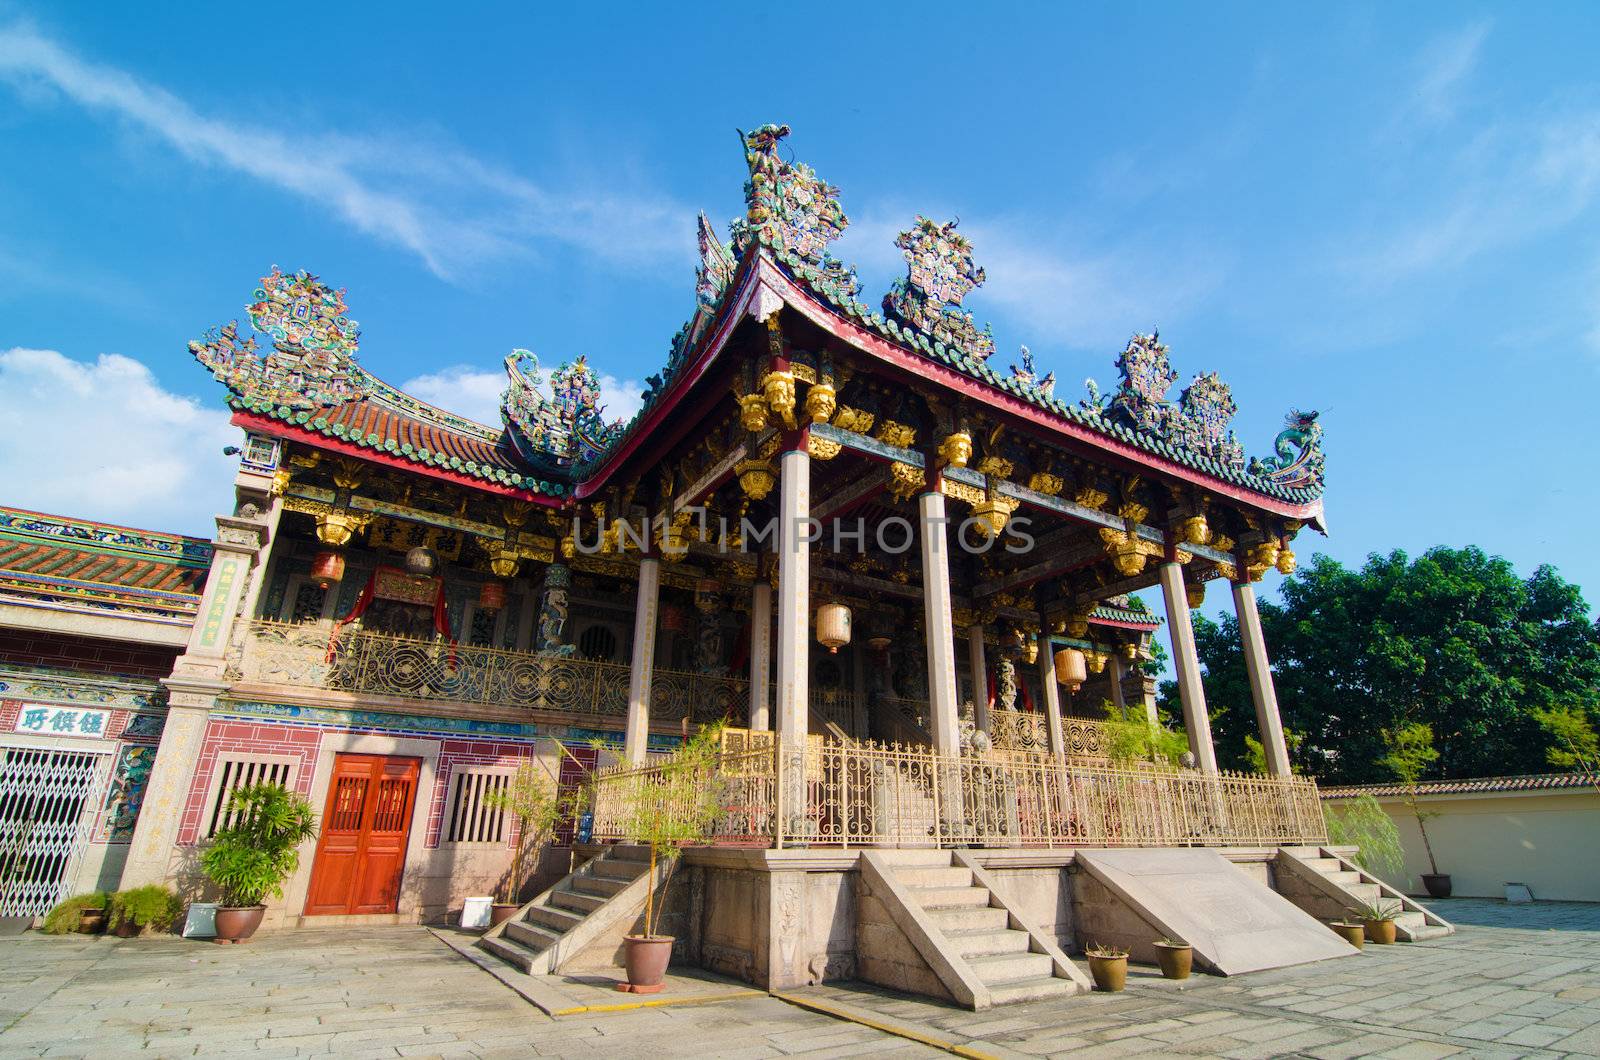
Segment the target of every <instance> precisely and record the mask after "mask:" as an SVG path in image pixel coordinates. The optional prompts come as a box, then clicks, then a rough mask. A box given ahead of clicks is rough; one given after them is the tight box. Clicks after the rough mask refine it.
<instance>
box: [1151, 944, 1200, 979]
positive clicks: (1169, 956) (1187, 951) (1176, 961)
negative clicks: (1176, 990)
mask: <svg viewBox="0 0 1600 1060" xmlns="http://www.w3.org/2000/svg"><path fill="white" fill-rule="evenodd" d="M1156 963H1157V964H1159V965H1161V975H1162V977H1163V978H1166V979H1187V978H1189V972H1190V970H1191V969H1192V968H1193V967H1194V947H1193V946H1173V945H1169V944H1168V943H1165V942H1158V943H1156Z"/></svg>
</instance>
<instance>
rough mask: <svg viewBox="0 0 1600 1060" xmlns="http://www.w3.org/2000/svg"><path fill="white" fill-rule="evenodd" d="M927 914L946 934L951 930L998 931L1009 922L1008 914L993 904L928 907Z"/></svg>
mask: <svg viewBox="0 0 1600 1060" xmlns="http://www.w3.org/2000/svg"><path fill="white" fill-rule="evenodd" d="M927 914H928V916H929V917H931V918H932V919H933V922H934V923H935V924H937V925H938V926H939V930H940V931H942V932H944V933H946V934H947V935H948V934H949V933H950V932H952V931H957V932H978V931H1000V930H1003V929H1004V928H1005V927H1006V926H1007V925H1008V924H1009V923H1010V922H1011V916H1010V914H1008V913H1007V912H1006V911H1005V910H1004V909H996V908H994V907H993V906H977V905H961V906H953V907H950V908H948V909H929V910H927Z"/></svg>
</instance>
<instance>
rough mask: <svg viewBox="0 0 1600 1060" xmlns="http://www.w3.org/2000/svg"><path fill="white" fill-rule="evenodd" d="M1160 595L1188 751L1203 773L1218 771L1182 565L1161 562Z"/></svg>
mask: <svg viewBox="0 0 1600 1060" xmlns="http://www.w3.org/2000/svg"><path fill="white" fill-rule="evenodd" d="M1161 595H1162V596H1163V597H1164V598H1165V600H1166V603H1167V630H1168V633H1169V635H1170V636H1171V637H1172V665H1173V667H1174V669H1176V670H1177V672H1178V696H1179V698H1180V699H1182V700H1183V727H1184V728H1185V729H1186V730H1188V733H1189V750H1190V751H1192V752H1194V761H1195V765H1196V766H1197V767H1198V768H1199V769H1200V770H1201V771H1203V772H1206V773H1215V772H1216V771H1217V752H1216V750H1215V749H1214V748H1213V747H1212V746H1211V718H1210V716H1209V715H1208V714H1207V713H1206V691H1205V687H1204V686H1203V685H1201V683H1200V656H1199V655H1197V654H1196V653H1195V646H1194V626H1193V624H1192V623H1191V622H1190V621H1189V598H1188V597H1187V596H1186V595H1185V594H1184V588H1183V565H1182V564H1181V563H1175V562H1170V561H1169V562H1166V563H1163V564H1162V565H1161Z"/></svg>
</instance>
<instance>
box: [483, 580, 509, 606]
mask: <svg viewBox="0 0 1600 1060" xmlns="http://www.w3.org/2000/svg"><path fill="white" fill-rule="evenodd" d="M504 606H506V583H505V582H484V583H483V588H481V589H479V590H478V609H479V610H481V611H498V610H500V609H501V608H502V607H504Z"/></svg>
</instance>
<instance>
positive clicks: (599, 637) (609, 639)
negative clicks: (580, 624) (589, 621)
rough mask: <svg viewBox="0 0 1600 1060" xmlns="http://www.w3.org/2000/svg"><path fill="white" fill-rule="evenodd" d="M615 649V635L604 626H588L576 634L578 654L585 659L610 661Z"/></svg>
mask: <svg viewBox="0 0 1600 1060" xmlns="http://www.w3.org/2000/svg"><path fill="white" fill-rule="evenodd" d="M616 651H617V635H616V634H615V633H613V632H611V630H609V629H607V628H606V627H605V626H590V627H589V628H588V629H586V630H584V631H583V633H581V634H580V635H579V636H578V654H579V655H581V656H583V657H584V658H585V659H596V660H599V661H600V662H610V661H611V657H612V656H613V655H614V654H616Z"/></svg>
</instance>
